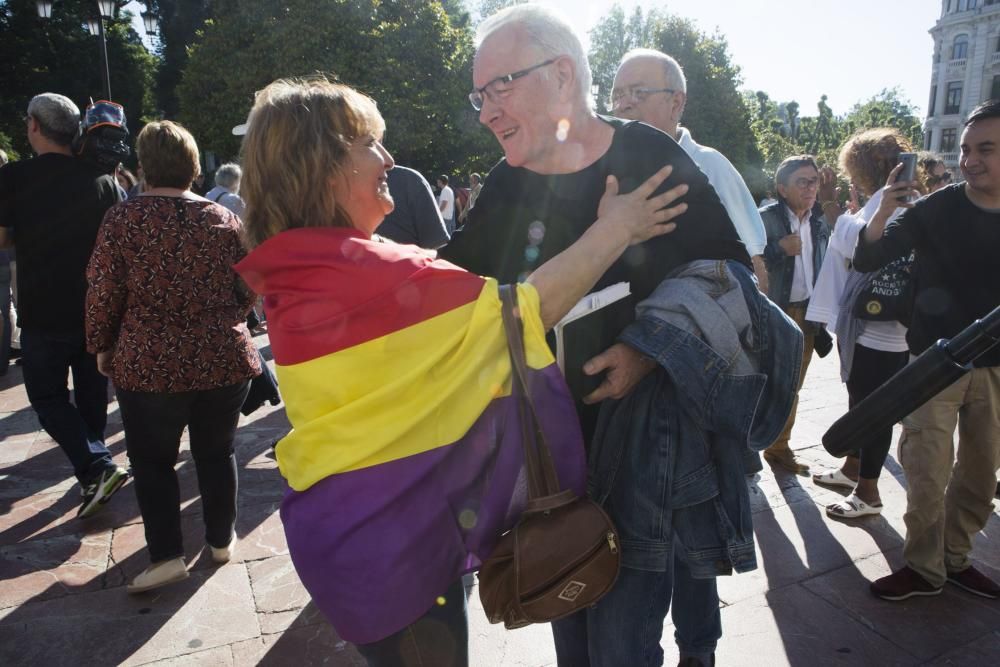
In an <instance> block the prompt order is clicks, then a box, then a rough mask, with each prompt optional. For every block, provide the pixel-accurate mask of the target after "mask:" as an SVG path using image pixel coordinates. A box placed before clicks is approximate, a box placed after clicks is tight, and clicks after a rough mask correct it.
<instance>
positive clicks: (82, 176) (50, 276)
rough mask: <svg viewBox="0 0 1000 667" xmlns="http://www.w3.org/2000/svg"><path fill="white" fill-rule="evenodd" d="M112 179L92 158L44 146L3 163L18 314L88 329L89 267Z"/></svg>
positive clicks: (3, 211) (0, 222) (3, 203)
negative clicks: (85, 321)
mask: <svg viewBox="0 0 1000 667" xmlns="http://www.w3.org/2000/svg"><path fill="white" fill-rule="evenodd" d="M118 201H119V193H118V188H117V186H116V185H115V182H114V179H113V178H111V177H110V176H108V175H107V174H104V173H102V172H101V171H100V170H98V169H97V168H96V167H95V166H93V165H92V164H90V163H89V162H87V161H86V160H83V159H80V158H75V157H71V156H68V155H62V154H59V153H46V154H45V155H40V156H38V157H36V158H34V159H31V160H26V161H23V162H12V163H10V164H8V165H6V166H4V167H3V168H2V169H0V226H2V227H8V228H10V229H11V233H12V235H13V240H14V247H15V248H16V250H17V295H18V301H17V319H18V323H19V324H20V325H21V327H22V328H24V329H26V330H29V331H31V330H36V331H45V332H69V331H80V330H82V329H83V310H84V301H85V299H86V295H87V281H86V275H85V274H86V270H87V262H89V261H90V254H91V252H92V251H93V249H94V241H95V239H96V238H97V230H98V228H99V227H100V225H101V221H102V220H103V219H104V213H105V212H106V211H107V210H108V209H109V208H110V207H111V206H113V205H114V204H116V203H117V202H118Z"/></svg>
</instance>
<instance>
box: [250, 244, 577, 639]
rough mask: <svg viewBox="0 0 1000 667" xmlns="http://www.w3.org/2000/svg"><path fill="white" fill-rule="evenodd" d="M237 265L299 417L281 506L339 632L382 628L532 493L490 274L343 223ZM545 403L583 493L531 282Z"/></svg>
mask: <svg viewBox="0 0 1000 667" xmlns="http://www.w3.org/2000/svg"><path fill="white" fill-rule="evenodd" d="M236 270H237V271H238V272H239V273H240V275H242V276H243V278H244V279H245V280H246V282H247V283H248V284H249V285H250V287H251V288H252V289H253V290H254V291H256V292H257V293H259V294H262V295H263V296H264V309H265V311H266V314H267V321H268V333H269V336H270V341H271V350H272V352H273V354H274V360H275V364H276V370H277V375H278V379H279V383H280V385H281V392H282V396H283V398H284V400H285V405H286V410H287V412H288V419H289V421H290V422H291V424H292V427H293V430H292V432H291V433H289V435H288V436H286V437H285V438H284V439H283V440H282V441H281V442H280V443H279V444H278V446H277V450H276V451H277V458H278V465H279V467H280V469H281V473H282V475H283V476H284V477H285V479H286V480H287V483H288V487H289V489H288V491H287V493H286V496H285V498H284V500H283V502H282V507H281V518H282V522H283V523H284V526H285V534H286V537H287V539H288V546H289V551H290V553H291V556H292V560H293V562H294V564H295V568H296V570H297V572H298V574H299V577H300V578H301V580H302V582H303V584H304V585H305V587H306V588H307V590H308V591H309V593H310V594H311V595H312V597H313V600H314V601H315V603H316V604H317V606H318V607H319V608H320V609H321V610H323V612H324V613H326V614H327V616H328V617H329V618H330V620H331V622H332V623H333V625H334V627H335V628H336V629H337V631H338V632H339V633H340V635H341V636H342V637H343V638H344V639H347V640H348V641H352V642H355V643H369V642H373V641H377V640H379V639H382V638H384V637H386V636H388V635H390V634H392V633H394V632H396V631H398V630H400V629H402V628H404V627H405V626H406V625H408V624H410V623H412V622H413V621H415V620H416V619H417V618H419V617H420V616H421V615H422V614H423V613H424V612H425V611H427V609H429V608H430V606H431V605H432V604H434V602H435V600H436V599H437V597H438V596H440V595H441V594H442V593H443V592H444V591H445V590H446V589H447V588H448V586H449V585H450V584H452V583H453V582H454V581H456V580H457V579H458V578H459V577H460V576H461V575H462V574H463V573H465V572H468V571H471V570H473V569H475V568H477V567H478V566H479V565H480V563H481V562H482V561H483V560H484V559H485V558H486V557H487V556H488V555H489V553H490V550H491V549H492V547H493V545H494V544H495V542H496V540H497V538H498V537H499V536H500V534H502V532H503V531H505V530H507V529H508V528H510V527H511V526H512V525H513V523H514V521H516V519H517V517H518V515H519V514H520V512H521V510H522V508H523V507H524V503H525V501H526V492H527V488H526V480H525V477H524V470H523V452H522V444H521V424H520V422H519V418H518V411H517V409H516V406H515V404H514V401H513V399H512V397H511V396H510V391H511V383H510V379H511V366H510V360H509V357H508V353H507V342H506V337H505V335H504V331H503V325H502V320H501V315H500V299H499V295H498V287H497V283H496V281H495V280H493V279H490V278H482V277H480V276H476V275H474V274H471V273H468V272H466V271H464V270H462V269H459V268H457V267H455V266H453V265H451V264H448V263H447V262H444V261H440V260H435V259H434V258H433V254H432V253H429V252H427V251H424V250H421V249H419V248H417V247H415V246H404V245H396V244H392V243H381V242H378V241H373V240H370V239H367V238H365V237H364V236H363V235H362V234H361V233H359V232H357V231H355V230H351V229H343V228H304V229H293V230H289V231H285V232H282V233H281V234H278V235H277V236H275V237H272V238H271V239H269V240H268V241H266V242H265V243H263V244H261V245H260V246H258V247H257V248H256V249H254V250H253V251H252V252H251V253H250V254H249V255H248V256H247V257H246V258H245V259H244V260H243V261H242V262H240V263H239V264H237V265H236ZM518 301H519V303H520V310H521V314H522V318H523V321H524V329H525V333H524V339H525V352H526V356H527V360H528V366H529V374H530V376H531V378H530V385H531V394H532V400H533V402H534V404H535V406H536V409H537V412H538V413H539V418H540V419H541V422H542V423H541V428H542V430H543V431H544V432H545V435H546V438H547V441H548V443H549V447H550V448H551V450H552V453H553V459H554V460H555V463H556V467H557V471H558V473H559V477H560V482H561V484H562V486H563V487H568V488H572V489H573V490H575V491H576V492H577V493H578V494H580V495H582V494H583V492H584V481H585V461H584V453H583V447H582V439H581V435H580V428H579V423H578V420H577V416H576V412H575V410H574V407H573V402H572V399H571V398H570V397H569V393H568V390H567V389H566V386H565V382H564V381H563V378H562V376H561V375H560V373H559V370H558V368H557V366H556V365H555V360H554V358H553V356H552V353H551V351H550V350H549V348H548V346H547V345H546V343H545V334H544V331H543V328H542V323H541V319H540V317H539V304H538V294H537V292H536V291H535V289H534V288H533V287H532V286H530V285H526V284H522V285H519V286H518Z"/></svg>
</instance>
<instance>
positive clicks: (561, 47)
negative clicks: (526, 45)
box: [476, 3, 594, 108]
mask: <svg viewBox="0 0 1000 667" xmlns="http://www.w3.org/2000/svg"><path fill="white" fill-rule="evenodd" d="M509 25H517V26H518V27H520V28H521V29H522V30H524V33H525V35H527V38H528V41H529V42H531V43H532V44H534V45H535V47H536V48H537V49H538V51H539V52H540V53H541V55H542V56H544V57H546V58H556V57H558V56H567V57H568V58H569V59H570V60H572V61H573V65H574V69H575V71H576V79H577V87H578V90H577V93H578V94H579V96H580V99H581V100H582V101H583V102H584V103H585V104H586V105H587V107H588V108H590V106H591V104H592V102H593V101H592V100H591V97H590V86H591V84H593V81H594V77H593V75H592V74H591V72H590V63H589V62H587V54H586V53H585V52H584V50H583V43H582V42H581V41H580V36H579V35H577V34H576V31H575V30H573V28H572V26H570V24H569V23H567V22H566V20H565V19H564V18H563V17H562V16H560V15H559V14H558V13H556V12H554V11H552V10H551V9H548V8H546V7H542V6H540V5H536V4H531V3H529V4H523V5H514V6H512V7H508V8H507V9H503V10H501V11H499V12H497V13H496V14H494V15H493V16H491V17H489V18H488V19H486V20H485V21H483V22H482V23H480V24H479V28H478V29H477V30H476V49H478V48H479V47H480V46H481V45H482V43H483V42H485V41H486V39H487V38H488V37H489V36H490V35H492V34H493V33H495V32H496V31H498V30H500V29H501V28H504V27H506V26H509Z"/></svg>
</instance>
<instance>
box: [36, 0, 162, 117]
mask: <svg viewBox="0 0 1000 667" xmlns="http://www.w3.org/2000/svg"><path fill="white" fill-rule="evenodd" d="M36 6H37V8H38V16H40V17H41V18H43V19H48V18H52V0H37V2H36ZM115 6H116V3H115V0H97V11H98V15H97V16H96V17H92V18H88V19H87V31H88V32H90V34H91V35H93V36H94V37H100V38H101V43H100V46H101V78H102V79H103V80H104V97H105V99H107V100H108V101H110V100H111V70H110V68H109V67H108V39H107V34H106V33H105V32H104V19H109V20H110V19H112V18H114V16H115ZM146 8H147V11H145V12H142V22H143V24H144V25H145V28H146V32H147V33H148V34H150V35H152V34H154V33H155V32H156V14H154V13H153V12H152V11H149V3H148V2H147V3H146Z"/></svg>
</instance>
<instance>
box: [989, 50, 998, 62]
mask: <svg viewBox="0 0 1000 667" xmlns="http://www.w3.org/2000/svg"><path fill="white" fill-rule="evenodd" d="M997 63H1000V51H997V52H996V53H994V54H993V55H992V56H990V64H991V65H996V64H997Z"/></svg>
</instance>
